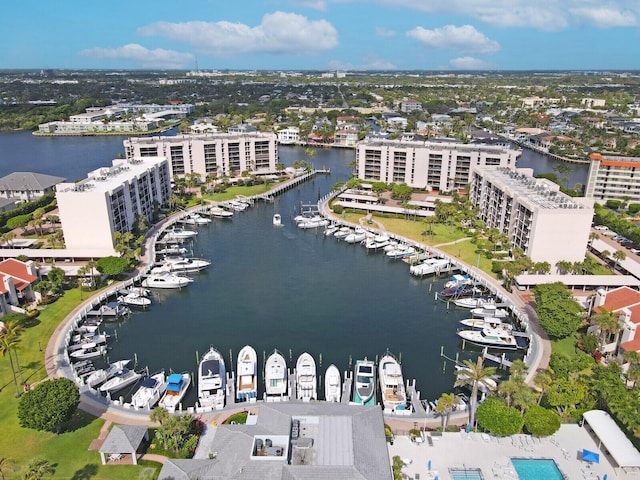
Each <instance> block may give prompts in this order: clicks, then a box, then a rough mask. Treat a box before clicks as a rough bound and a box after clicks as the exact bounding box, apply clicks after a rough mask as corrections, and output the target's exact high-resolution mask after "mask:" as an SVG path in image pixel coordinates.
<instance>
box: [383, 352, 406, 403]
mask: <svg viewBox="0 0 640 480" xmlns="http://www.w3.org/2000/svg"><path fill="white" fill-rule="evenodd" d="M378 376H379V378H380V391H381V393H382V404H383V405H384V408H385V409H389V410H405V409H406V408H407V394H406V391H405V387H404V379H403V377H402V368H400V363H399V362H398V360H397V359H396V357H395V356H394V355H393V354H392V353H391V352H389V351H388V350H387V352H386V353H385V354H384V355H383V356H382V358H380V362H379V363H378Z"/></svg>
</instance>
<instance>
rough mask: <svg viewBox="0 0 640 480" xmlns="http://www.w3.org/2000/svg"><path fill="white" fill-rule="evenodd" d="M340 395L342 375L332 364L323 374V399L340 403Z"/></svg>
mask: <svg viewBox="0 0 640 480" xmlns="http://www.w3.org/2000/svg"><path fill="white" fill-rule="evenodd" d="M341 397H342V377H341V376H340V370H338V367H336V366H335V365H334V364H331V365H329V367H328V368H327V371H326V373H325V374H324V399H325V401H327V402H333V403H340V399H341Z"/></svg>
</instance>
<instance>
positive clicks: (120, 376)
mask: <svg viewBox="0 0 640 480" xmlns="http://www.w3.org/2000/svg"><path fill="white" fill-rule="evenodd" d="M140 377H142V374H141V373H138V372H136V371H135V370H130V369H128V368H126V367H125V368H123V369H122V370H119V371H117V372H116V373H115V374H114V375H113V377H111V378H110V379H109V380H107V381H106V382H105V383H103V384H102V385H101V386H100V388H99V390H100V391H101V392H109V393H111V392H117V391H118V390H122V389H123V388H124V387H128V386H129V385H133V384H134V383H136V382H137V381H138V380H139V379H140Z"/></svg>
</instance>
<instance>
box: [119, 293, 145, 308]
mask: <svg viewBox="0 0 640 480" xmlns="http://www.w3.org/2000/svg"><path fill="white" fill-rule="evenodd" d="M118 301H119V302H120V303H122V304H123V305H127V306H129V307H138V308H146V307H148V306H149V305H151V299H150V298H147V297H144V296H142V295H140V294H137V293H134V292H130V293H127V294H126V295H120V296H119V297H118Z"/></svg>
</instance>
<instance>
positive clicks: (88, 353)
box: [69, 343, 107, 361]
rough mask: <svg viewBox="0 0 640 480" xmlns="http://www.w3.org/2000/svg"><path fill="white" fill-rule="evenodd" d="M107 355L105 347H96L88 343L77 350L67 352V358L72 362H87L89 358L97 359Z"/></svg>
mask: <svg viewBox="0 0 640 480" xmlns="http://www.w3.org/2000/svg"><path fill="white" fill-rule="evenodd" d="M106 353H107V346H106V345H96V344H95V343H88V344H85V345H84V346H83V348H81V349H79V350H74V351H72V352H69V357H71V360H72V361H75V360H87V359H89V358H98V357H101V356H103V355H106Z"/></svg>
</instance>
